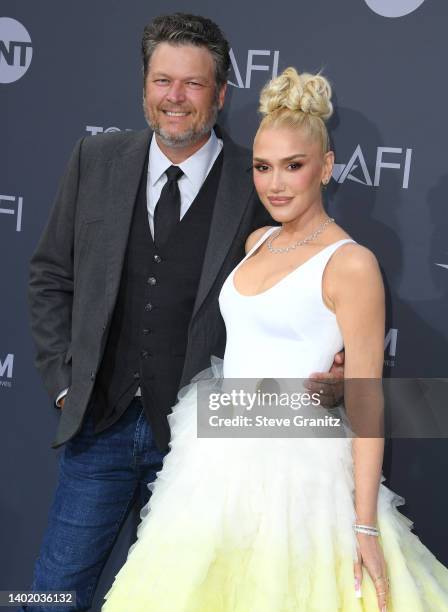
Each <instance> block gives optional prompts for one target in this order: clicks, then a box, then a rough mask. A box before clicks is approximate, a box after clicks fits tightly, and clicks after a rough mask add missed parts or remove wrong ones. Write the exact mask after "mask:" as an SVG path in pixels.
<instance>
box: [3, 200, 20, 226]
mask: <svg viewBox="0 0 448 612" xmlns="http://www.w3.org/2000/svg"><path fill="white" fill-rule="evenodd" d="M5 204H7V205H8V208H4V206H5ZM22 210H23V198H22V197H21V196H11V195H0V214H3V215H16V217H17V218H16V232H20V231H22Z"/></svg>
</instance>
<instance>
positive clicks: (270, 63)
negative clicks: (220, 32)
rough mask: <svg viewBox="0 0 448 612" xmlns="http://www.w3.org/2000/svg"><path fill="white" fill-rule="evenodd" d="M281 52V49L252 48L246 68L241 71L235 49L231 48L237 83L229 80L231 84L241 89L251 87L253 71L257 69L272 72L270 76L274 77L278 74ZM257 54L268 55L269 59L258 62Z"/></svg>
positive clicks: (231, 59)
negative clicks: (261, 62)
mask: <svg viewBox="0 0 448 612" xmlns="http://www.w3.org/2000/svg"><path fill="white" fill-rule="evenodd" d="M279 53H280V52H279V51H269V50H266V49H258V50H255V49H250V50H249V51H248V52H247V59H246V70H245V71H244V70H243V71H241V70H240V68H239V66H238V62H237V60H236V57H235V54H234V52H233V49H230V61H231V64H232V68H233V73H234V75H235V80H236V83H233V82H232V81H230V80H229V85H233V87H239V88H241V89H249V88H250V83H251V80H252V72H255V71H262V72H270V73H271V76H270V78H273V79H274V78H275V77H276V76H277V75H278V58H279ZM271 54H272V55H271ZM257 56H260V57H267V58H269V59H268V60H265V61H264V63H263V64H258V63H257V61H259V60H257V59H256V58H257ZM266 62H267V63H266ZM240 65H241V64H240ZM243 77H244V79H243ZM265 80H266V79H265Z"/></svg>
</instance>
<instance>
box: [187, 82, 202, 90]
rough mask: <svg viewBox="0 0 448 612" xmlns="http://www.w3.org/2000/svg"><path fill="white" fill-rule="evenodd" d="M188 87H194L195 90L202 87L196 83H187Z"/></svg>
mask: <svg viewBox="0 0 448 612" xmlns="http://www.w3.org/2000/svg"><path fill="white" fill-rule="evenodd" d="M188 85H190V87H195V88H196V89H198V88H199V87H202V83H198V82H197V81H188Z"/></svg>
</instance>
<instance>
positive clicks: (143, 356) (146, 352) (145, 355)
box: [140, 351, 151, 359]
mask: <svg viewBox="0 0 448 612" xmlns="http://www.w3.org/2000/svg"><path fill="white" fill-rule="evenodd" d="M140 356H141V358H142V359H148V357H150V356H151V355H150V353H148V351H141V352H140Z"/></svg>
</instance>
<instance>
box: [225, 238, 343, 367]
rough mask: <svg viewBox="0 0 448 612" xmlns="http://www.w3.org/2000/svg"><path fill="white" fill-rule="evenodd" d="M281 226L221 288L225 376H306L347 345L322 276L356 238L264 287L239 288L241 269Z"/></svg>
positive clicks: (328, 363) (328, 249)
mask: <svg viewBox="0 0 448 612" xmlns="http://www.w3.org/2000/svg"><path fill="white" fill-rule="evenodd" d="M276 229H278V228H277V227H273V228H270V229H269V230H267V231H266V232H265V234H264V235H263V236H262V237H261V238H260V240H258V242H257V243H256V244H255V245H254V246H253V247H252V249H251V250H250V251H249V252H248V253H247V255H246V256H245V257H244V259H243V260H242V261H241V262H240V263H239V264H238V266H237V267H236V268H234V270H233V271H232V272H231V273H230V275H229V276H228V277H227V279H226V281H225V283H224V285H223V287H222V289H221V293H220V296H219V305H220V309H221V313H222V316H223V318H224V322H225V324H226V330H227V342H226V350H225V355H224V364H223V367H224V377H225V378H260V377H263V378H265V377H269V378H271V377H278V378H306V377H308V376H309V375H310V374H311V373H312V372H326V371H328V370H329V369H330V367H331V364H332V363H333V358H334V355H335V353H337V352H338V351H340V350H341V349H342V348H343V339H342V334H341V331H340V329H339V326H338V323H337V320H336V316H335V314H334V313H333V312H331V311H330V310H329V309H328V308H327V307H326V306H325V304H324V303H323V300H322V276H323V272H324V270H325V266H326V265H327V263H328V261H329V259H330V257H331V256H332V255H333V253H334V252H335V251H336V249H338V248H339V247H340V246H342V245H343V244H346V243H348V242H354V241H353V240H351V239H344V240H338V241H337V242H334V243H333V244H330V245H328V246H327V247H325V248H323V249H322V250H321V251H319V252H318V253H316V255H314V256H313V257H311V258H310V259H308V260H307V261H305V263H303V264H302V265H300V266H298V267H297V268H295V269H294V270H293V271H292V272H290V273H289V274H288V275H287V276H285V277H284V278H282V279H281V280H280V281H279V282H278V283H276V284H275V285H274V286H273V287H271V288H269V289H267V290H266V291H263V292H262V293H258V294H256V295H251V296H245V295H242V294H241V293H239V292H238V291H237V289H236V288H235V284H234V275H235V271H236V270H237V269H238V268H239V266H241V264H242V263H243V262H244V261H245V260H246V259H248V258H249V257H250V256H251V255H252V254H253V253H254V252H255V251H256V250H257V249H258V248H259V247H260V245H261V244H262V243H263V242H264V241H265V240H266V239H267V238H268V237H269V236H270V235H271V233H272V232H273V231H275V230H276Z"/></svg>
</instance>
